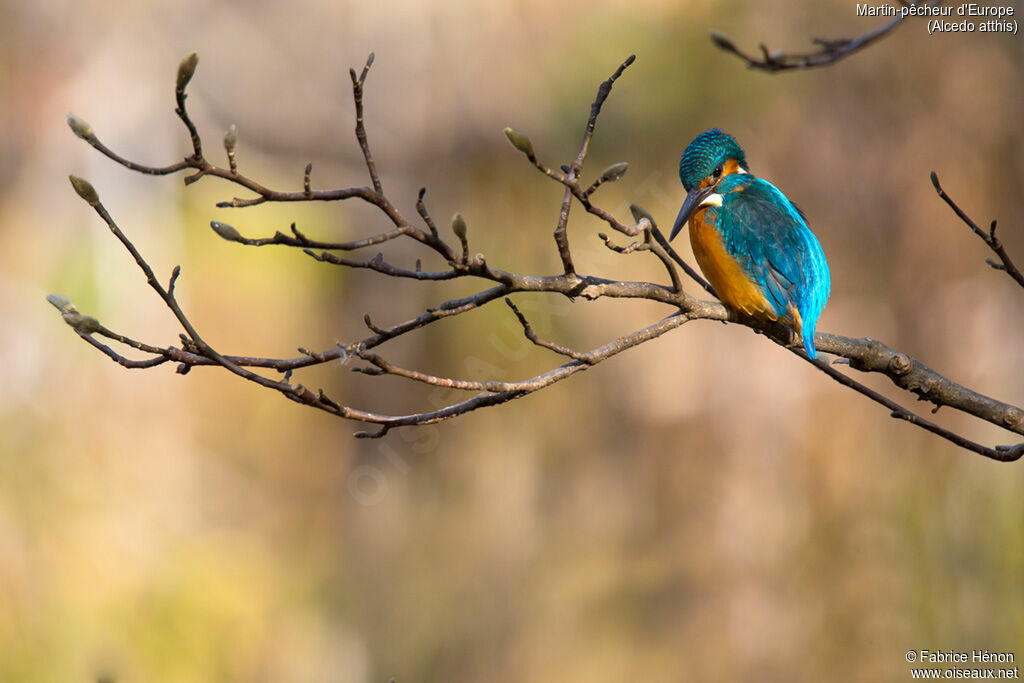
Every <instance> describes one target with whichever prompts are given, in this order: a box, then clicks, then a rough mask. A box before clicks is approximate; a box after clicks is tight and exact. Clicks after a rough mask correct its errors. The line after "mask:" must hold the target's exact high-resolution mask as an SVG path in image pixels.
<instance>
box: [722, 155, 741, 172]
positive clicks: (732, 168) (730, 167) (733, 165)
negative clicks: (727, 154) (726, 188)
mask: <svg viewBox="0 0 1024 683" xmlns="http://www.w3.org/2000/svg"><path fill="white" fill-rule="evenodd" d="M739 172H740V162H738V161H736V160H735V159H728V160H727V161H726V162H725V164H723V165H722V175H732V174H733V173H739Z"/></svg>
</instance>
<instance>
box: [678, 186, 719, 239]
mask: <svg viewBox="0 0 1024 683" xmlns="http://www.w3.org/2000/svg"><path fill="white" fill-rule="evenodd" d="M714 191H715V186H714V185H709V186H707V187H705V188H700V187H695V188H693V189H692V190H690V191H689V192H688V193H687V195H686V200H685V201H684V202H683V208H681V209H679V215H678V216H676V224H675V225H673V226H672V234H671V235H669V238H668V240H669V242H671V241H672V240H674V239H675V238H676V235H678V234H679V231H680V230H682V229H683V226H684V225H686V221H688V220H690V214H692V213H693V212H694V211H695V210H696V209H697V207H698V206H700V203H701V202H702V201H704V200H705V199H707V197H708V195H710V194H711V193H712V192H714Z"/></svg>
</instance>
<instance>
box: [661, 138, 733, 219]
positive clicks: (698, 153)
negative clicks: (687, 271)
mask: <svg viewBox="0 0 1024 683" xmlns="http://www.w3.org/2000/svg"><path fill="white" fill-rule="evenodd" d="M733 173H747V158H746V156H745V155H744V153H743V148H742V147H740V146H739V143H737V142H736V140H734V139H733V137H732V136H731V135H729V134H727V133H723V132H722V131H720V130H718V129H717V128H712V129H711V130H708V131H704V132H703V133H701V134H700V135H698V136H697V137H695V138H694V139H693V142H691V143H690V144H689V145H687V146H686V150H685V151H684V152H683V156H682V158H681V159H680V160H679V179H680V180H681V181H683V187H684V188H686V201H684V202H683V208H682V209H680V210H679V216H678V217H676V223H675V225H674V226H673V227H672V235H671V237H669V239H673V238H674V237H675V236H676V235H677V234H679V231H680V230H682V228H683V226H684V225H686V221H688V220H689V218H690V216H691V215H692V214H693V212H694V211H696V210H697V209H698V208H700V207H701V206H718V205H720V204H721V195H718V194H716V193H715V189H716V188H717V186H718V183H719V182H720V181H721V180H722V178H724V177H726V176H728V175H732V174H733Z"/></svg>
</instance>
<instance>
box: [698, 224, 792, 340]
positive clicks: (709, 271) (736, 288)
mask: <svg viewBox="0 0 1024 683" xmlns="http://www.w3.org/2000/svg"><path fill="white" fill-rule="evenodd" d="M705 214H707V209H699V210H698V211H696V212H695V213H694V214H693V215H692V216H691V217H690V223H689V227H690V245H691V246H692V247H693V255H694V256H695V257H696V259H697V264H698V265H699V266H700V269H701V270H702V271H703V272H704V277H706V278H707V279H708V282H710V283H711V286H712V287H714V288H715V292H716V293H717V294H718V298H719V299H721V300H722V303H724V304H725V305H726V306H729V307H730V308H732V309H735V310H737V311H740V312H742V313H746V314H747V315H751V316H755V317H759V318H768V319H770V320H777V319H778V316H777V315H776V314H775V309H774V308H773V307H772V305H771V304H770V303H769V302H768V299H766V298H765V296H764V294H763V293H762V292H761V287H760V286H759V285H757V284H756V283H755V282H754V281H753V280H751V279H750V278H748V277H747V276H746V274H745V273H744V272H743V269H742V268H740V264H739V263H738V262H737V261H736V259H735V258H733V257H732V256H731V255H730V254H729V252H727V251H726V250H725V244H724V243H723V242H722V236H721V235H720V234H719V233H718V230H717V229H716V228H715V226H714V225H711V224H710V223H708V222H706V221H705V220H704V216H705Z"/></svg>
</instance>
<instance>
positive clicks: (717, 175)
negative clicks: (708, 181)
mask: <svg viewBox="0 0 1024 683" xmlns="http://www.w3.org/2000/svg"><path fill="white" fill-rule="evenodd" d="M711 175H712V176H714V177H715V178H721V177H722V165H721V164H719V165H718V166H715V171H714V173H712V174H711Z"/></svg>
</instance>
